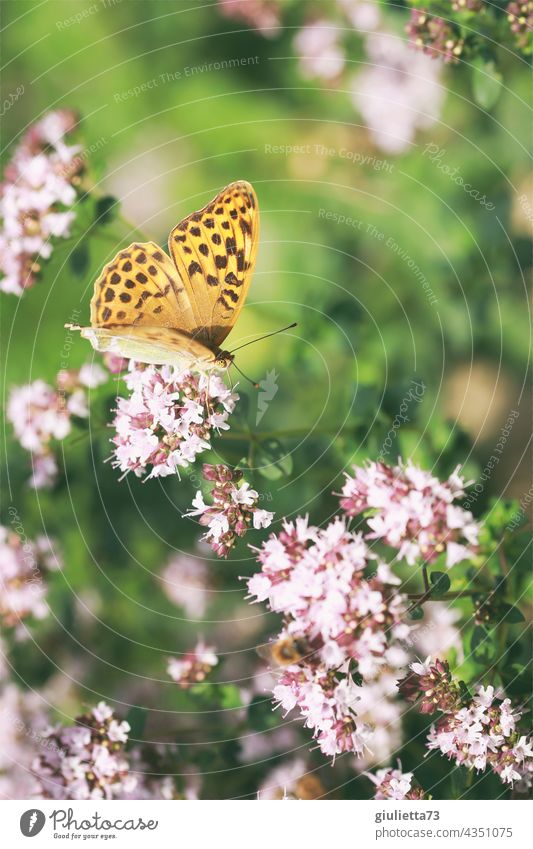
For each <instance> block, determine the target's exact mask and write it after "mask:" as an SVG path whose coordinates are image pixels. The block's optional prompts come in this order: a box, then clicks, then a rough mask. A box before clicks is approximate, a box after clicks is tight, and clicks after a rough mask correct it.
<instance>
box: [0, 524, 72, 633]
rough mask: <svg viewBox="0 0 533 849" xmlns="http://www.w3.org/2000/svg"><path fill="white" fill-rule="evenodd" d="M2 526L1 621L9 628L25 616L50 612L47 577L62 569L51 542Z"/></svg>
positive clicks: (0, 550) (39, 616)
mask: <svg viewBox="0 0 533 849" xmlns="http://www.w3.org/2000/svg"><path fill="white" fill-rule="evenodd" d="M21 534H22V535H20V536H19V534H17V533H15V532H14V531H8V529H7V528H5V527H3V526H2V525H0V623H1V624H2V626H3V627H5V628H11V627H14V626H17V625H19V623H20V622H21V620H22V619H25V618H26V617H28V616H34V617H35V618H36V619H43V618H44V617H45V616H47V615H48V605H47V604H46V582H45V576H46V574H47V573H48V572H51V571H54V570H56V569H59V568H60V565H61V564H60V562H59V561H58V559H57V557H56V556H55V553H54V550H53V547H52V544H51V542H50V541H49V540H48V538H47V537H44V536H41V537H38V538H37V539H36V540H35V542H32V541H30V540H28V539H27V538H26V537H25V536H24V533H23V531H22V532H21Z"/></svg>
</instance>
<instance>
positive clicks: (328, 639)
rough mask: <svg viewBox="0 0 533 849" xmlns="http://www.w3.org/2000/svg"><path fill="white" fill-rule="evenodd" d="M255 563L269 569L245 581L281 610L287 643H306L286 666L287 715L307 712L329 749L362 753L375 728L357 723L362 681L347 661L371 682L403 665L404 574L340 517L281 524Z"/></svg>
mask: <svg viewBox="0 0 533 849" xmlns="http://www.w3.org/2000/svg"><path fill="white" fill-rule="evenodd" d="M258 560H259V562H260V563H261V566H262V569H261V572H259V573H258V574H256V575H254V576H253V577H252V578H250V579H249V581H248V589H249V591H250V595H251V596H253V597H254V598H255V600H257V601H268V603H269V606H270V608H271V609H272V610H273V611H276V612H279V613H282V614H283V615H284V630H283V632H282V634H281V635H280V636H281V638H282V639H283V640H290V639H291V638H292V639H293V640H295V641H296V644H297V645H303V646H306V647H307V648H306V650H305V651H301V652H300V655H301V657H300V660H299V662H294V663H292V664H291V665H290V666H287V667H285V668H283V670H282V672H281V674H280V678H279V681H278V683H277V684H276V686H275V687H274V690H273V693H274V698H275V699H276V701H277V702H279V704H280V705H282V707H283V708H284V709H285V710H286V711H290V710H292V709H293V708H296V707H297V708H298V709H299V710H300V713H301V715H302V716H303V717H304V719H305V724H306V725H307V726H308V727H309V728H312V729H313V734H314V736H315V738H316V739H317V742H318V744H319V746H320V748H321V750H322V751H323V752H324V754H326V755H329V756H333V757H334V756H335V755H337V754H340V753H341V752H348V751H351V752H354V753H356V754H357V755H359V756H362V755H363V752H364V746H365V741H367V740H368V739H369V737H370V735H371V733H372V732H371V730H370V727H369V726H367V725H365V724H363V723H361V722H359V724H357V718H356V710H355V705H356V702H360V701H361V695H362V694H363V692H364V687H360V686H358V685H356V683H355V681H354V680H353V677H352V675H351V674H350V661H353V660H355V661H356V662H357V671H358V673H359V674H360V675H362V676H363V677H364V678H365V679H367V680H372V679H373V678H375V677H376V676H377V675H378V674H379V672H380V671H381V670H382V668H383V667H384V665H385V664H388V665H391V666H395V665H396V664H397V662H398V659H399V658H398V648H399V647H398V643H397V641H398V640H402V639H405V637H406V636H407V635H408V633H409V630H410V629H409V626H408V625H406V624H404V623H403V622H402V616H403V614H404V613H405V610H406V602H405V598H404V597H403V596H402V595H401V594H400V593H398V592H397V591H396V588H395V585H396V584H398V583H399V581H398V579H397V578H395V577H394V576H393V575H392V573H391V572H390V570H389V569H388V567H387V566H386V565H385V564H384V563H381V562H380V561H379V560H378V559H377V558H376V557H375V556H374V555H372V554H371V552H370V551H369V549H368V547H367V545H366V543H365V541H364V539H363V537H362V535H361V534H354V533H352V532H350V531H349V530H348V529H347V527H346V521H345V520H343V519H340V518H337V519H335V520H334V521H332V522H331V523H330V524H329V525H328V526H327V527H326V528H324V529H320V528H317V527H314V526H312V525H309V524H308V520H307V519H304V518H298V519H296V521H295V522H294V523H292V522H284V523H283V528H282V531H281V532H280V533H279V534H278V535H275V534H272V535H271V536H270V538H269V539H268V540H267V541H266V542H265V543H263V546H262V548H261V549H259V550H258ZM395 641H396V642H395ZM400 654H401V661H404V660H405V655H404V652H403V651H402V652H400Z"/></svg>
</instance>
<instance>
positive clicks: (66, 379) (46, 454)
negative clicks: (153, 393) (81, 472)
mask: <svg viewBox="0 0 533 849" xmlns="http://www.w3.org/2000/svg"><path fill="white" fill-rule="evenodd" d="M107 379H108V374H107V372H106V371H105V370H104V369H103V368H102V367H101V366H99V365H96V364H94V363H87V364H85V365H83V366H82V367H81V368H80V369H72V370H69V371H66V370H64V371H60V372H59V373H58V375H57V379H56V387H55V388H54V387H53V386H50V385H49V384H48V383H45V382H44V380H34V381H33V383H27V384H24V385H23V386H14V387H13V388H12V389H11V392H10V394H9V399H8V404H7V419H8V421H9V422H11V424H12V425H13V429H14V431H15V436H16V438H17V439H18V441H19V442H20V444H21V446H22V447H23V448H25V449H26V451H29V452H30V454H31V455H32V461H33V476H32V478H31V479H30V484H31V485H32V486H33V487H35V489H41V488H44V487H49V486H52V485H53V484H54V483H55V480H56V476H57V471H58V470H57V463H56V460H55V457H54V455H53V450H52V444H51V443H52V441H53V440H57V441H61V440H63V439H64V438H65V437H66V436H68V435H69V433H70V432H71V429H72V417H73V416H74V417H78V418H87V417H88V415H89V406H88V397H87V390H90V389H94V388H96V387H97V386H100V385H101V384H102V383H105V382H106V380H107Z"/></svg>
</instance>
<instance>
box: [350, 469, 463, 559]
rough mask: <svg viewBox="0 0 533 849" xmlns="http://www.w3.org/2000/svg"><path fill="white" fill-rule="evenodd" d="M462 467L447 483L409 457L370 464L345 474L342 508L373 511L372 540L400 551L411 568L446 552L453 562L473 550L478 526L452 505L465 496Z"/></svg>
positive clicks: (354, 511) (353, 513)
mask: <svg viewBox="0 0 533 849" xmlns="http://www.w3.org/2000/svg"><path fill="white" fill-rule="evenodd" d="M457 472H458V469H457V470H456V471H455V472H454V473H453V474H452V475H450V477H449V478H448V480H446V481H445V482H444V483H441V481H439V480H438V478H436V477H434V476H433V475H432V474H431V473H430V472H426V471H424V470H423V469H420V468H418V467H417V466H415V465H414V464H413V463H412V462H411V461H408V462H407V463H405V464H400V465H398V466H393V467H391V466H387V465H385V464H384V463H369V464H368V465H367V466H365V467H360V466H359V467H358V466H355V467H354V474H353V475H347V476H346V483H345V485H344V488H343V490H342V497H341V507H342V509H343V510H344V511H345V512H346V514H347V515H348V516H358V515H360V514H361V513H366V512H367V511H369V513H370V514H371V515H370V517H369V518H368V526H369V528H370V529H371V533H369V534H368V538H369V539H379V540H383V541H384V542H386V543H387V545H390V546H392V547H393V548H395V549H397V550H398V557H399V558H400V559H401V558H405V560H406V561H407V563H408V564H409V565H410V566H413V565H415V563H416V562H417V560H418V559H420V560H422V561H423V562H425V563H433V562H434V561H435V560H436V559H437V558H438V557H439V556H440V555H441V554H443V553H446V565H447V566H448V567H450V566H453V565H454V564H455V563H460V562H461V561H462V560H466V559H468V558H470V557H472V555H473V554H474V553H475V546H476V545H477V542H478V533H479V526H478V525H477V524H476V522H474V520H473V517H472V514H471V513H470V512H469V511H468V510H464V509H463V508H462V507H459V506H457V505H456V504H454V501H455V500H456V499H457V498H461V497H462V496H463V495H464V486H465V483H464V481H463V479H462V478H461V477H460V476H459V475H458V473H457Z"/></svg>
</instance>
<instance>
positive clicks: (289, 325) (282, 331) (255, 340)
mask: <svg viewBox="0 0 533 849" xmlns="http://www.w3.org/2000/svg"><path fill="white" fill-rule="evenodd" d="M297 326H298V325H297V322H296V321H294V322H293V323H292V324H288V325H287V327H282V328H281V329H280V330H273V331H272V333H265V335H264V336H258V337H257V339H250V341H249V342H245V343H244V345H239V347H238V348H233V350H232V351H230V354H234V353H235V351H240V350H241V348H246V346H247V345H253V344H254V342H261V341H262V340H263V339H268V337H269V336H277V335H278V333H285V331H286V330H292V328H293V327H297ZM235 368H237V367H236V366H235ZM241 374H242V372H241ZM243 376H244V377H246V375H243Z"/></svg>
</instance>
